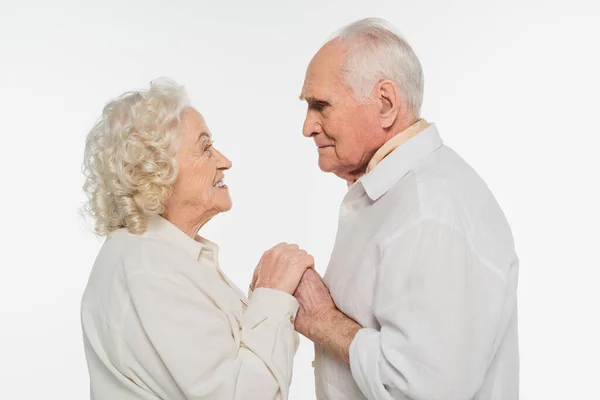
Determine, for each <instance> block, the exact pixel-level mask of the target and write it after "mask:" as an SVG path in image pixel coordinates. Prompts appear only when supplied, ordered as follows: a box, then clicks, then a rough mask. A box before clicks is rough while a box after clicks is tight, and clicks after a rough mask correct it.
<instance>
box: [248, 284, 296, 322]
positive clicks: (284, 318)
mask: <svg viewBox="0 0 600 400" xmlns="http://www.w3.org/2000/svg"><path fill="white" fill-rule="evenodd" d="M297 313H298V300H296V298H295V297H294V296H292V295H291V294H288V293H285V292H283V291H281V290H276V289H270V288H262V287H259V288H255V289H254V291H253V292H252V298H251V299H250V301H249V303H248V309H247V310H246V312H245V313H244V315H243V317H242V320H243V323H244V325H245V324H248V325H249V326H250V327H251V328H253V327H255V326H257V325H258V324H260V323H261V322H263V321H264V320H266V319H267V318H271V319H274V320H276V321H278V322H282V323H287V324H291V325H292V327H293V325H294V319H295V318H296V314H297Z"/></svg>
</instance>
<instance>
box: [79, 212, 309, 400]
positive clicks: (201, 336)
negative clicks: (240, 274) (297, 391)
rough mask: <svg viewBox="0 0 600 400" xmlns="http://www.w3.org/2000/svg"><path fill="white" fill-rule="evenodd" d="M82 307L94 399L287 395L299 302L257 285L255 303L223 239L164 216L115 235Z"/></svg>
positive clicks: (178, 399) (105, 247)
mask: <svg viewBox="0 0 600 400" xmlns="http://www.w3.org/2000/svg"><path fill="white" fill-rule="evenodd" d="M250 272H251V270H250V271H249V275H250ZM81 306H82V307H81V320H82V328H83V338H84V344H85V354H86V359H87V364H88V369H89V373H90V389H91V398H92V399H95V400H124V399H164V400H167V399H168V400H183V399H219V400H228V399H261V400H267V399H287V397H288V389H289V385H290V383H291V377H292V365H293V358H294V354H295V352H296V350H297V348H298V335H297V334H296V332H295V331H294V325H293V322H294V318H295V316H296V313H297V311H298V302H297V301H296V299H295V298H294V297H293V296H291V295H289V294H287V293H284V292H281V291H277V290H272V289H266V288H257V289H256V290H255V291H254V293H252V294H251V297H250V300H248V298H247V297H246V296H245V295H244V294H243V293H242V292H241V291H240V290H239V289H238V288H237V287H236V286H235V285H234V284H232V283H231V282H230V281H229V280H228V279H227V278H226V277H225V275H224V274H223V273H222V272H221V271H220V269H219V267H218V247H217V246H216V245H215V244H214V243H211V242H209V241H207V240H205V239H202V238H200V237H198V238H197V240H193V239H191V238H190V237H189V236H187V235H185V234H184V233H183V232H182V231H181V230H179V229H178V228H177V227H175V226H174V225H172V224H171V223H170V222H168V221H167V220H166V219H164V218H161V217H153V218H151V219H150V221H149V223H148V229H147V231H146V233H144V234H143V235H133V234H130V233H128V232H127V231H126V230H125V229H122V230H118V231H115V232H113V233H112V234H111V235H110V236H109V238H108V239H107V240H106V242H105V243H104V245H103V246H102V249H101V250H100V253H99V254H98V257H97V259H96V262H95V264H94V267H93V269H92V272H91V275H90V279H89V282H88V285H87V288H86V290H85V293H84V295H83V299H82V305H81Z"/></svg>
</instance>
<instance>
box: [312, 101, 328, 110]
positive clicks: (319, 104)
mask: <svg viewBox="0 0 600 400" xmlns="http://www.w3.org/2000/svg"><path fill="white" fill-rule="evenodd" d="M327 106H328V104H327V103H325V102H323V101H315V102H314V103H310V108H311V110H315V111H319V112H321V111H323V110H324V109H325V107H327Z"/></svg>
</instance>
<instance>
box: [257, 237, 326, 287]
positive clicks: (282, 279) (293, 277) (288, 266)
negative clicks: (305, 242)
mask: <svg viewBox="0 0 600 400" xmlns="http://www.w3.org/2000/svg"><path fill="white" fill-rule="evenodd" d="M314 263H315V260H314V259H313V257H312V256H311V255H309V254H308V253H307V252H306V251H304V250H302V249H300V248H299V247H298V245H295V244H288V243H280V244H278V245H277V246H275V247H273V248H272V249H270V250H267V251H266V252H265V253H264V254H263V256H262V258H261V259H260V262H259V263H258V266H257V267H256V270H255V272H254V275H255V277H256V283H255V286H256V287H265V288H271V289H277V290H281V291H283V292H286V293H289V294H293V293H294V291H295V290H296V287H297V286H298V283H299V282H300V279H301V278H302V275H303V274H304V272H305V271H306V270H307V269H309V268H313V267H314ZM257 270H258V271H257Z"/></svg>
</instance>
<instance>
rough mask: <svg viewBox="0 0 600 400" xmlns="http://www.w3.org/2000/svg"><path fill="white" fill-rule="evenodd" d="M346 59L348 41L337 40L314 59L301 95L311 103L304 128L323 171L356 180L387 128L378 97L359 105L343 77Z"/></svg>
mask: <svg viewBox="0 0 600 400" xmlns="http://www.w3.org/2000/svg"><path fill="white" fill-rule="evenodd" d="M344 60H345V47H344V45H343V44H341V43H340V42H338V41H332V42H329V43H327V44H326V45H325V46H323V48H321V50H319V52H318V53H317V54H316V55H315V57H314V58H313V59H312V61H311V62H310V64H309V66H308V69H307V71H306V78H305V80H304V86H303V88H302V94H301V96H300V97H301V98H302V99H304V100H306V102H307V103H308V110H307V112H306V119H305V121H304V126H303V129H302V133H303V135H304V136H306V137H312V138H313V139H314V141H315V144H316V146H317V148H318V152H319V167H320V168H321V170H323V171H325V172H333V173H334V174H336V175H337V176H339V177H340V178H342V179H345V180H349V181H352V180H355V179H356V178H357V177H358V176H360V175H362V173H364V170H365V169H366V166H367V164H368V162H369V160H370V159H371V157H372V156H373V154H375V151H377V149H378V148H379V147H381V146H382V145H383V143H384V142H385V140H384V139H383V138H384V137H385V133H384V132H383V129H382V127H381V124H380V120H379V107H378V104H377V102H375V101H370V102H367V103H366V104H359V103H358V102H357V101H356V100H355V99H354V96H353V93H352V89H351V88H350V87H348V85H347V84H346V83H345V82H344V80H343V76H342V65H343V62H344Z"/></svg>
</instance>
